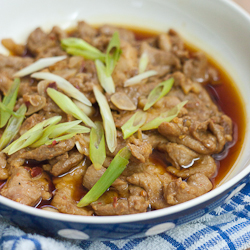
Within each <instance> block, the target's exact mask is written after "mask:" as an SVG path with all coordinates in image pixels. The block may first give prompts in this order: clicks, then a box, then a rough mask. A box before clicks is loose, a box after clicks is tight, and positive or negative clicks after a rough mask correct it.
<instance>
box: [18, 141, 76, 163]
mask: <svg viewBox="0 0 250 250" xmlns="http://www.w3.org/2000/svg"><path fill="white" fill-rule="evenodd" d="M74 146H75V138H74V137H73V138H71V139H68V140H65V141H60V142H58V143H57V144H56V145H48V146H47V145H43V146H40V147H39V148H36V149H33V150H30V151H26V152H24V153H23V154H22V158H24V159H33V160H36V161H44V160H51V159H52V158H54V157H57V156H59V155H62V154H64V153H65V152H68V151H69V150H71V149H72V148H73V147H74Z"/></svg>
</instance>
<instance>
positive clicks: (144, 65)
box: [139, 52, 149, 74]
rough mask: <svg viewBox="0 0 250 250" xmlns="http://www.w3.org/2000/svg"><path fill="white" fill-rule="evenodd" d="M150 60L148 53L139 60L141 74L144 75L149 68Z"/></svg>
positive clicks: (143, 54)
mask: <svg viewBox="0 0 250 250" xmlns="http://www.w3.org/2000/svg"><path fill="white" fill-rule="evenodd" d="M148 62H149V58H148V54H147V52H144V53H142V55H141V57H140V60H139V74H141V73H143V72H144V71H145V70H146V68H147V66H148Z"/></svg>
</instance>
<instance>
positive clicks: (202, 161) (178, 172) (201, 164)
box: [167, 155, 217, 179]
mask: <svg viewBox="0 0 250 250" xmlns="http://www.w3.org/2000/svg"><path fill="white" fill-rule="evenodd" d="M167 171H168V172H170V173H172V174H173V175H175V176H177V177H181V178H183V179H186V178H188V177H189V176H191V175H194V174H196V173H201V174H204V175H205V176H207V177H208V178H212V177H214V176H215V174H217V165H216V163H215V161H214V159H213V157H211V156H210V155H205V156H203V155H200V156H199V157H198V158H195V159H194V161H193V162H192V166H191V167H189V168H182V169H176V168H175V167H167Z"/></svg>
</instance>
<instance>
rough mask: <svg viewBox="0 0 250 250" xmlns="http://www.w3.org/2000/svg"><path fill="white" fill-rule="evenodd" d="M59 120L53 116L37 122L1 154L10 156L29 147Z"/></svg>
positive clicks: (58, 117)
mask: <svg viewBox="0 0 250 250" xmlns="http://www.w3.org/2000/svg"><path fill="white" fill-rule="evenodd" d="M61 119H62V117H61V116H54V117H51V118H49V119H47V120H44V121H42V122H39V123H38V124H36V125H35V126H34V127H32V128H31V129H30V130H28V131H27V132H26V133H24V134H23V135H21V136H20V137H19V138H18V139H17V140H15V141H14V142H12V143H11V144H10V145H9V146H8V147H7V148H5V149H4V150H3V152H4V153H8V154H9V155H11V154H14V153H15V152H17V151H18V150H20V149H22V148H26V147H28V146H30V145H31V144H33V143H34V142H35V141H37V140H38V139H39V138H40V137H41V136H42V134H43V131H44V129H45V128H47V127H49V126H52V125H54V124H56V123H58V122H59V121H60V120H61Z"/></svg>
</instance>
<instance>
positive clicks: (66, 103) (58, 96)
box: [47, 88, 95, 127]
mask: <svg viewBox="0 0 250 250" xmlns="http://www.w3.org/2000/svg"><path fill="white" fill-rule="evenodd" d="M47 93H48V95H49V97H50V98H51V99H52V100H53V101H54V102H55V103H56V104H57V105H58V106H59V108H60V109H61V110H63V111H64V112H65V113H66V114H70V115H73V116H74V117H75V118H76V119H79V120H81V121H83V123H85V124H86V125H87V126H89V127H95V124H94V123H93V122H92V120H91V119H90V118H89V117H88V116H87V115H85V114H84V113H83V111H82V110H80V109H79V108H78V107H77V106H76V105H75V104H74V103H73V102H72V101H71V99H70V98H69V97H68V96H66V95H64V94H62V93H60V92H59V91H57V90H55V89H52V88H48V89H47Z"/></svg>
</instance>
